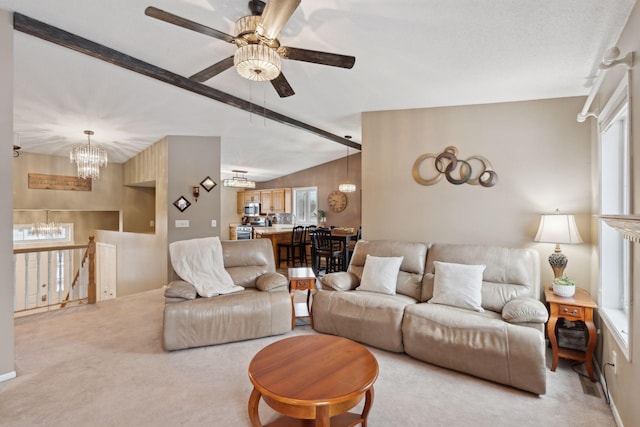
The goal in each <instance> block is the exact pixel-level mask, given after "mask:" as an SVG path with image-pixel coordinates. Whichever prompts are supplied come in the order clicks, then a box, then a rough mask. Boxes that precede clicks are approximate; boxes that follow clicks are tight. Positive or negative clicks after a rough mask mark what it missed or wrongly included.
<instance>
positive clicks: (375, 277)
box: [356, 254, 404, 295]
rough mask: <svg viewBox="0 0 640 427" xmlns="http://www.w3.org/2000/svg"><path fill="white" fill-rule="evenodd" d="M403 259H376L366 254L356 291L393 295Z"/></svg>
mask: <svg viewBox="0 0 640 427" xmlns="http://www.w3.org/2000/svg"><path fill="white" fill-rule="evenodd" d="M403 259H404V257H401V256H400V257H377V256H372V255H369V254H367V258H366V260H365V261H364V269H363V270H362V278H361V279H360V286H358V287H357V288H356V290H357V291H368V292H378V293H381V294H388V295H395V294H396V284H397V283H398V273H399V272H400V265H401V264H402V260H403Z"/></svg>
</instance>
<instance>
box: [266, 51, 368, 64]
mask: <svg viewBox="0 0 640 427" xmlns="http://www.w3.org/2000/svg"><path fill="white" fill-rule="evenodd" d="M278 55H280V56H281V57H283V58H286V59H293V60H294V61H304V62H312V63H314V64H322V65H330V66H332V67H340V68H352V67H353V65H354V64H355V63H356V58H355V57H354V56H347V55H338V54H337V53H327V52H318V51H317V50H308V49H298V48H296V47H288V46H280V47H279V48H278Z"/></svg>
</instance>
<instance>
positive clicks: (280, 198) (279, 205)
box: [238, 188, 292, 214]
mask: <svg viewBox="0 0 640 427" xmlns="http://www.w3.org/2000/svg"><path fill="white" fill-rule="evenodd" d="M255 202H260V210H261V213H263V214H276V213H291V212H292V203H291V189H290V188H271V189H264V190H255V191H240V192H238V213H239V214H243V213H244V204H245V203H255Z"/></svg>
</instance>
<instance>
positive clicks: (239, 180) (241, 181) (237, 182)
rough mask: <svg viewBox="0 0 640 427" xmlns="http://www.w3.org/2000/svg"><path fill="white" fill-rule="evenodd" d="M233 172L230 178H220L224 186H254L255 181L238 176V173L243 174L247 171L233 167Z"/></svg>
mask: <svg viewBox="0 0 640 427" xmlns="http://www.w3.org/2000/svg"><path fill="white" fill-rule="evenodd" d="M233 172H234V173H235V174H236V175H234V177H233V178H231V179H224V180H222V185H224V186H225V187H237V188H256V182H255V181H250V180H248V179H247V178H246V177H245V176H240V175H239V174H245V173H247V171H241V170H237V169H234V170H233Z"/></svg>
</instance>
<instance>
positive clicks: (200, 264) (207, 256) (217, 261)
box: [169, 237, 244, 298]
mask: <svg viewBox="0 0 640 427" xmlns="http://www.w3.org/2000/svg"><path fill="white" fill-rule="evenodd" d="M169 253H170V255H171V265H172V266H173V269H174V270H175V272H176V274H178V276H180V278H181V279H182V280H184V281H185V282H189V283H191V284H192V285H193V286H194V287H195V288H196V291H197V292H198V295H200V296H201V297H207V298H208V297H212V296H215V295H221V294H229V293H231V292H238V291H241V290H243V289H244V288H243V287H242V286H236V285H234V284H233V279H232V278H231V276H230V275H229V273H228V272H227V270H225V269H224V259H223V255H222V244H221V243H220V239H219V238H218V237H205V238H202V239H191V240H181V241H178V242H173V243H171V244H170V245H169Z"/></svg>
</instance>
